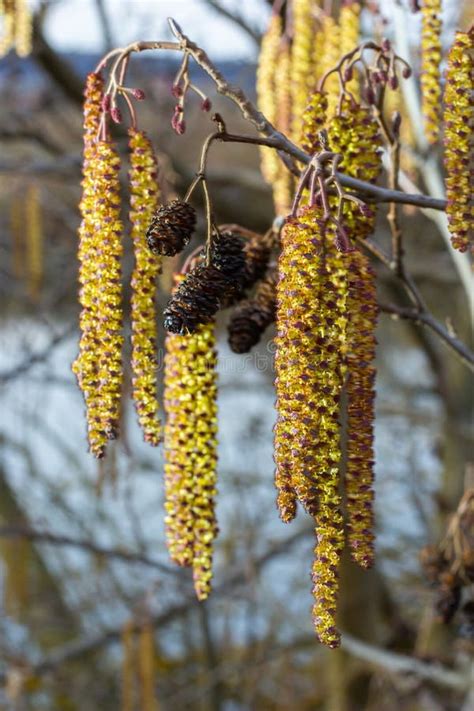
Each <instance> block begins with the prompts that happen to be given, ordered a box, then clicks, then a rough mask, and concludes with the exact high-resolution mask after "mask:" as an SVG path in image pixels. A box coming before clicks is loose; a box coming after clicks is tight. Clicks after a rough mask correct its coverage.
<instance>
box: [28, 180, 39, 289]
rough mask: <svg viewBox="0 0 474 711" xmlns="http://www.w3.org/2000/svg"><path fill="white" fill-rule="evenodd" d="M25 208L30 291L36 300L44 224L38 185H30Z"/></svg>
mask: <svg viewBox="0 0 474 711" xmlns="http://www.w3.org/2000/svg"><path fill="white" fill-rule="evenodd" d="M25 208H26V235H25V237H26V262H27V279H28V292H29V295H30V297H31V298H32V299H33V300H36V299H37V298H38V296H39V291H40V287H41V281H42V278H43V226H42V219H41V217H42V216H41V203H40V191H39V188H38V186H37V185H30V186H29V187H28V190H27V193H26V202H25Z"/></svg>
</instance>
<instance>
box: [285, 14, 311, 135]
mask: <svg viewBox="0 0 474 711" xmlns="http://www.w3.org/2000/svg"><path fill="white" fill-rule="evenodd" d="M312 5H313V2H312V0H294V1H293V4H292V8H293V27H292V35H293V39H292V44H291V103H292V121H291V137H292V139H293V140H294V141H296V142H297V143H299V141H300V138H301V128H302V116H303V111H304V109H305V106H306V102H307V100H308V93H309V91H310V89H312V88H314V86H313V83H314V74H313V39H314V13H313V7H312Z"/></svg>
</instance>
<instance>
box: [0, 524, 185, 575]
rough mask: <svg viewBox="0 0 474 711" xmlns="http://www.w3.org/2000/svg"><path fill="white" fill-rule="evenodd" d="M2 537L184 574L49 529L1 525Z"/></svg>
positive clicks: (149, 559) (127, 552)
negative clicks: (74, 550)
mask: <svg viewBox="0 0 474 711" xmlns="http://www.w3.org/2000/svg"><path fill="white" fill-rule="evenodd" d="M0 538H23V539H26V540H28V541H34V542H37V543H42V544H46V545H53V546H69V547H71V548H80V549H81V550H84V551H87V552H88V553H92V554H93V555H98V556H102V557H104V558H115V559H117V560H122V561H124V562H125V563H138V564H140V565H144V566H146V567H148V568H154V569H155V570H159V571H160V572H162V573H166V574H167V575H175V576H176V575H177V576H181V575H182V569H181V568H177V567H176V568H175V567H172V566H168V565H166V564H165V563H161V562H160V561H159V560H154V559H152V558H149V557H148V556H146V555H143V554H141V553H133V552H131V551H126V550H121V549H119V548H106V547H104V546H99V545H97V544H96V543H93V542H92V541H86V540H78V539H76V538H71V537H70V536H59V535H56V534H54V533H50V532H49V531H37V530H35V529H33V528H26V527H24V526H0Z"/></svg>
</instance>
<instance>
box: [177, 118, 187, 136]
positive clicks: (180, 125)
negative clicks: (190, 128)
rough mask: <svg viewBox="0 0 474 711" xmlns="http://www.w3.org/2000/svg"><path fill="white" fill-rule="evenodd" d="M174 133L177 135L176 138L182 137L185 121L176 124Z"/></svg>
mask: <svg viewBox="0 0 474 711" xmlns="http://www.w3.org/2000/svg"><path fill="white" fill-rule="evenodd" d="M175 131H176V133H177V134H178V136H182V135H183V133H184V132H185V131H186V121H185V120H184V119H182V120H181V121H177V122H176V127H175Z"/></svg>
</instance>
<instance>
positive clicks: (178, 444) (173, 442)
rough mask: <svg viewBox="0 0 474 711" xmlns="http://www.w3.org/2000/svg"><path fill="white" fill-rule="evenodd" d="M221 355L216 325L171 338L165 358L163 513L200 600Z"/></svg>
mask: <svg viewBox="0 0 474 711" xmlns="http://www.w3.org/2000/svg"><path fill="white" fill-rule="evenodd" d="M216 363H217V355H216V350H215V335H214V324H213V323H210V324H205V325H201V326H199V327H198V328H197V330H196V331H195V332H194V333H192V334H187V335H176V334H168V335H167V337H166V357H165V394H164V406H165V412H166V424H165V440H164V445H165V509H166V519H165V522H166V540H167V545H168V550H169V552H170V556H171V558H172V559H173V560H174V561H176V562H177V563H178V564H180V565H186V566H192V568H193V577H194V587H195V590H196V595H197V597H198V599H199V600H204V599H205V598H206V597H207V596H208V595H209V592H210V589H211V578H212V553H213V542H214V538H215V536H216V535H217V522H216V517H215V504H214V498H215V495H216V483H217V473H216V465H217V374H216Z"/></svg>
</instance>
